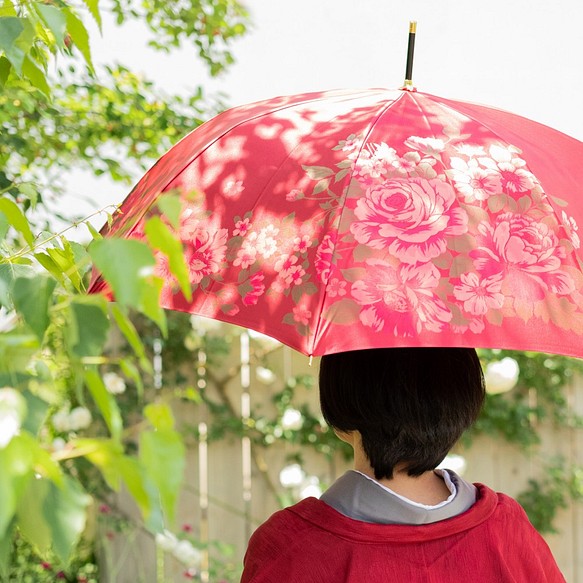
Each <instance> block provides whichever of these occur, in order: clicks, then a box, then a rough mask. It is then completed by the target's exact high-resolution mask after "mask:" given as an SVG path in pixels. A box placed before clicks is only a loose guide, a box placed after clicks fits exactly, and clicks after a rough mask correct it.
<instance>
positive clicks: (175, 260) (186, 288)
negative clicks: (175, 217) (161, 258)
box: [145, 217, 192, 301]
mask: <svg viewBox="0 0 583 583" xmlns="http://www.w3.org/2000/svg"><path fill="white" fill-rule="evenodd" d="M145 232H146V237H147V238H148V242H149V243H150V245H151V246H152V247H153V248H154V249H158V250H160V251H162V253H164V255H166V257H167V258H168V267H169V268H170V271H171V273H172V274H173V275H174V276H176V279H177V280H178V283H179V284H180V289H181V290H182V293H183V294H184V297H185V298H186V299H187V301H190V300H191V299H192V292H191V289H190V278H189V273H188V267H187V266H186V262H185V260H184V252H183V249H182V243H181V242H180V241H179V240H178V239H176V237H174V235H172V233H171V232H170V229H169V228H168V227H167V226H166V225H165V224H164V223H163V222H162V220H161V219H160V217H152V218H151V219H149V220H148V221H147V222H146V226H145Z"/></svg>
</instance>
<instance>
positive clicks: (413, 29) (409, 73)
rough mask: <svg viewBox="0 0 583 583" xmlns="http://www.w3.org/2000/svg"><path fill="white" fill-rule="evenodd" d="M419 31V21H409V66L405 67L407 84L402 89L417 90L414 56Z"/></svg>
mask: <svg viewBox="0 0 583 583" xmlns="http://www.w3.org/2000/svg"><path fill="white" fill-rule="evenodd" d="M416 33H417V21H416V20H411V21H410V22H409V44H408V46H407V67H406V69H405V84H404V85H403V87H401V89H404V90H405V91H415V87H414V86H413V57H414V53H415V34H416Z"/></svg>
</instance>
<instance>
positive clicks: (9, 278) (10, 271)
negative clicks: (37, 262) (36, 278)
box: [0, 263, 35, 310]
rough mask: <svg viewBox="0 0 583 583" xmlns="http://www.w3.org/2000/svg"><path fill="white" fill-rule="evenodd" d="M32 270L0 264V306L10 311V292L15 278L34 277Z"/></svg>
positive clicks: (22, 266) (12, 264)
mask: <svg viewBox="0 0 583 583" xmlns="http://www.w3.org/2000/svg"><path fill="white" fill-rule="evenodd" d="M34 273H35V272H34V269H32V268H31V267H28V265H19V264H18V263H4V264H0V304H2V305H3V306H4V307H5V308H7V309H9V310H11V309H12V308H13V304H12V298H11V297H10V291H11V290H12V284H13V283H14V280H15V279H16V278H17V277H29V276H33V275H34Z"/></svg>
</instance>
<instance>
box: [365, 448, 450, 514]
mask: <svg viewBox="0 0 583 583" xmlns="http://www.w3.org/2000/svg"><path fill="white" fill-rule="evenodd" d="M354 469H355V470H357V471H359V472H361V473H363V474H364V475H365V476H368V477H369V478H372V479H373V480H376V481H377V482H378V483H379V484H382V485H383V486H386V487H387V488H389V489H390V490H392V491H393V492H395V494H399V495H400V496H404V497H405V498H407V499H408V500H412V501H413V502H418V503H419V504H426V505H428V506H435V505H437V504H439V503H440V502H443V501H445V500H447V499H448V498H449V496H450V494H451V492H450V491H449V488H448V487H447V486H446V484H445V482H444V481H443V479H442V478H441V477H440V476H438V475H437V474H436V473H435V472H434V471H432V470H431V471H428V472H425V473H423V474H421V475H420V476H409V475H408V474H407V472H406V471H405V470H404V468H403V467H402V466H401V467H397V468H395V471H394V472H393V477H392V478H390V479H388V478H381V479H380V480H377V479H376V478H375V475H374V470H373V469H372V467H371V465H370V464H369V463H368V459H367V458H366V456H364V455H360V456H358V455H356V450H355V458H354Z"/></svg>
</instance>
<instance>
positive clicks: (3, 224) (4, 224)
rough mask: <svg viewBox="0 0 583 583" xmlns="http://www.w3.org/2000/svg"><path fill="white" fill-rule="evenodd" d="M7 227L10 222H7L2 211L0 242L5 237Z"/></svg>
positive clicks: (0, 214)
mask: <svg viewBox="0 0 583 583" xmlns="http://www.w3.org/2000/svg"><path fill="white" fill-rule="evenodd" d="M9 228H10V223H9V222H8V218H7V217H6V215H5V214H4V213H0V243H2V241H4V239H5V238H6V234H7V233H8V229H9Z"/></svg>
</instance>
